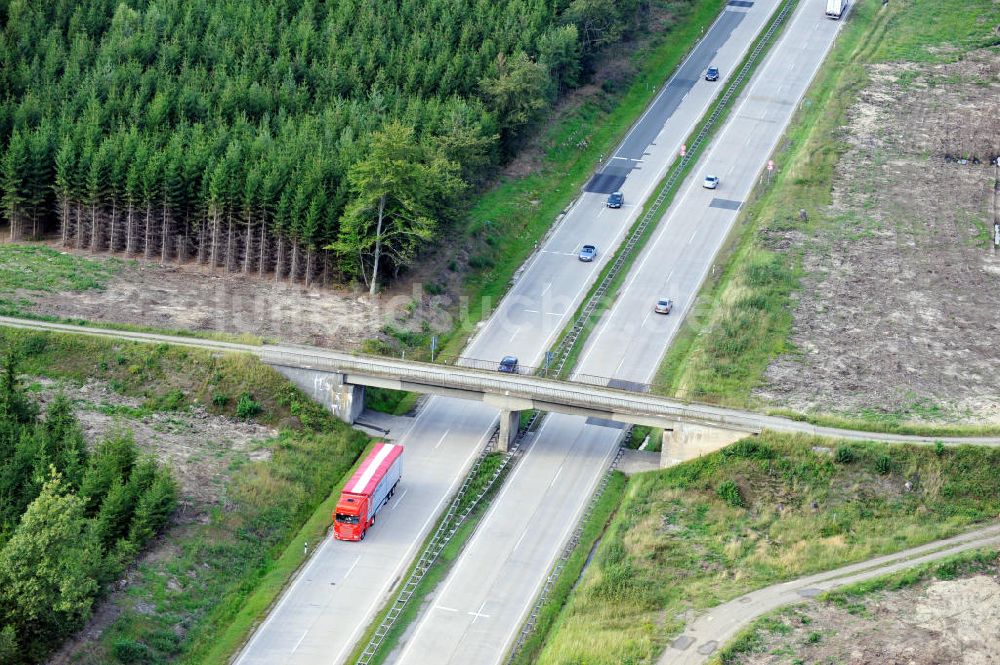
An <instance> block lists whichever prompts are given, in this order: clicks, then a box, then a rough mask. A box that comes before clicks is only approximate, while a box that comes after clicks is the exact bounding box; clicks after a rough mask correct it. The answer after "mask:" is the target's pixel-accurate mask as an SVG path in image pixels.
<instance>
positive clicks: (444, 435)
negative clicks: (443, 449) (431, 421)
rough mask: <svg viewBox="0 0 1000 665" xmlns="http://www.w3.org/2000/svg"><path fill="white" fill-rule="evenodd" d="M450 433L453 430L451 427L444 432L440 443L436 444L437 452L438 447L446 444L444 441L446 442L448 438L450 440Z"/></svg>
mask: <svg viewBox="0 0 1000 665" xmlns="http://www.w3.org/2000/svg"><path fill="white" fill-rule="evenodd" d="M450 433H451V428H450V427H449V428H448V429H446V430H445V431H444V434H442V435H441V438H440V439H439V440H438V442H437V443H435V444H434V450H437V449H438V446H440V445H441V444H442V443H444V440H445V439H446V438H448V435H449V434H450Z"/></svg>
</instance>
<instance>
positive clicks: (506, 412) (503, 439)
mask: <svg viewBox="0 0 1000 665" xmlns="http://www.w3.org/2000/svg"><path fill="white" fill-rule="evenodd" d="M520 427H521V412H520V411H513V410H511V409H500V436H499V438H497V451H499V452H501V453H505V452H507V451H508V450H510V446H511V444H513V443H514V439H516V438H517V431H518V429H520Z"/></svg>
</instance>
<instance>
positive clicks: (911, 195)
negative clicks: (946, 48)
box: [758, 51, 1000, 422]
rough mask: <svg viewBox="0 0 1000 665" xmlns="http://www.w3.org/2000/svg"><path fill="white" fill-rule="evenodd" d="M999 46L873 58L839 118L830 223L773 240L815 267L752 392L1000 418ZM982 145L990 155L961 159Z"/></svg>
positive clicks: (859, 408)
mask: <svg viewBox="0 0 1000 665" xmlns="http://www.w3.org/2000/svg"><path fill="white" fill-rule="evenodd" d="M998 72H1000V53H998V52H996V51H994V52H989V51H979V52H975V53H972V54H970V56H969V58H968V59H966V60H964V61H962V62H959V63H955V64H949V65H934V66H930V65H898V64H891V65H879V66H873V67H871V68H870V69H869V77H870V83H869V85H867V86H866V88H865V89H864V90H863V91H862V93H861V96H860V99H859V100H858V101H857V103H855V105H854V106H853V107H852V109H851V110H850V124H849V126H848V127H844V128H842V139H843V141H845V142H846V143H847V144H848V145H849V148H848V150H847V152H846V153H845V154H844V156H843V157H842V158H841V160H840V163H839V165H838V167H837V172H836V176H835V180H834V197H833V198H834V200H833V205H832V206H831V208H830V209H829V210H827V211H826V213H825V214H826V215H827V216H829V217H830V218H831V221H830V222H823V223H820V225H819V226H820V228H819V229H818V230H816V231H815V232H813V233H812V234H811V235H805V234H802V233H798V232H794V233H788V234H775V236H774V238H773V241H774V243H775V244H776V245H778V244H779V243H782V244H784V245H787V244H788V243H789V241H791V249H790V250H789V251H791V252H793V253H796V254H799V255H801V257H802V267H803V272H804V274H805V276H804V278H803V283H802V287H803V288H802V289H801V291H800V292H799V294H798V303H797V305H796V307H795V322H794V327H793V332H792V341H793V343H794V344H795V346H796V347H797V348H798V349H799V351H800V353H798V354H795V355H789V356H786V357H783V358H780V359H779V360H777V361H776V362H774V363H772V365H771V366H770V368H769V369H768V371H767V374H766V378H765V385H764V387H763V388H762V389H760V390H759V392H758V394H759V395H760V396H761V397H763V398H765V399H767V400H768V401H770V402H772V403H776V404H782V405H786V406H789V407H791V408H793V409H796V410H809V409H817V410H821V411H833V412H840V413H846V414H849V415H858V414H862V415H863V414H864V413H865V411H866V410H869V413H871V412H874V413H876V414H877V413H886V414H893V415H898V416H902V417H905V418H907V419H914V420H920V419H925V420H934V421H941V420H945V421H948V420H963V421H967V422H969V421H972V422H976V421H978V422H1000V347H998V340H1000V315H998V314H997V313H998V312H1000V288H998V286H1000V252H997V251H994V250H993V249H991V248H990V243H989V240H988V236H989V235H990V232H991V231H992V220H993V219H994V216H995V215H997V214H998V213H1000V210H997V205H998V204H997V196H998V192H997V189H996V188H997V184H996V183H997V178H998V176H1000V173H998V171H1000V169H998V168H997V167H996V166H993V165H990V164H989V163H988V161H987V160H988V159H990V158H993V157H995V156H996V155H997V154H1000V115H998V114H997V112H996V100H997V99H1000V77H998ZM969 155H976V156H978V158H979V159H980V163H978V164H977V163H973V162H972V161H970V162H968V163H960V162H958V161H956V158H958V157H961V156H969Z"/></svg>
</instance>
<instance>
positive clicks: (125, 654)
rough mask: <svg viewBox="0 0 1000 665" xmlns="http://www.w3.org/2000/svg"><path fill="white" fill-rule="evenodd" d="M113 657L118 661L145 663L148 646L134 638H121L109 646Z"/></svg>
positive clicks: (147, 659) (147, 657) (147, 658)
mask: <svg viewBox="0 0 1000 665" xmlns="http://www.w3.org/2000/svg"><path fill="white" fill-rule="evenodd" d="M111 651H112V653H114V655H115V659H117V660H118V662H120V663H145V662H148V661H149V656H150V654H149V647H147V646H146V645H145V644H143V643H142V642H136V641H135V640H128V639H121V640H117V641H116V642H115V643H114V646H112V647H111Z"/></svg>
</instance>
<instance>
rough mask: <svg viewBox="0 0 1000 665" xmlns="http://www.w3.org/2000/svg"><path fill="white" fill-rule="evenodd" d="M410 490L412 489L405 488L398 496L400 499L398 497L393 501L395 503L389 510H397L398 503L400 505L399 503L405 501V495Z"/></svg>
mask: <svg viewBox="0 0 1000 665" xmlns="http://www.w3.org/2000/svg"><path fill="white" fill-rule="evenodd" d="M409 491H410V490H408V489H405V490H403V493H402V494H400V495H399V498H398V499H396V500H395V501H394V502H393V504H392V508H390V509H389V510H396V506H398V505H399V504H400V503H401V502H402V501H403V497H404V496H406V493H407V492H409Z"/></svg>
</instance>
